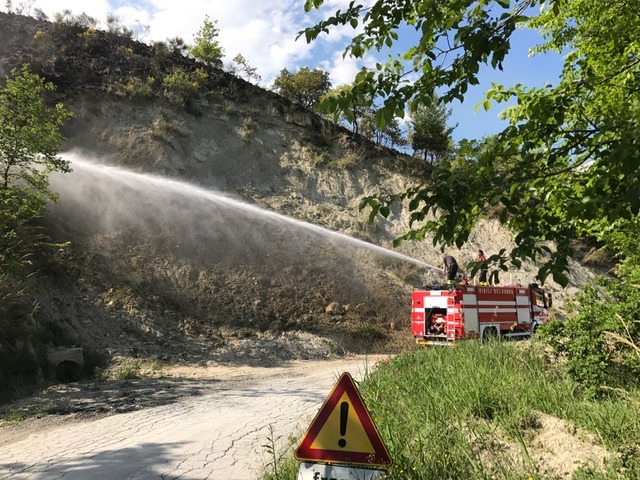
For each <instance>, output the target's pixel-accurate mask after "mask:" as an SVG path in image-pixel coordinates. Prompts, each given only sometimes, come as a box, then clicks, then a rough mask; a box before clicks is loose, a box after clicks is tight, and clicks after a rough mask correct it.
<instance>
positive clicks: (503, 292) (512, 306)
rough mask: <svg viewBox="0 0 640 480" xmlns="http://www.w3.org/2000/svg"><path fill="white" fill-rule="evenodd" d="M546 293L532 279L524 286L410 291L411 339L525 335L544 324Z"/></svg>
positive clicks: (437, 341)
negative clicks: (411, 292)
mask: <svg viewBox="0 0 640 480" xmlns="http://www.w3.org/2000/svg"><path fill="white" fill-rule="evenodd" d="M550 307H551V296H550V295H548V296H547V295H545V292H544V290H542V289H541V288H539V287H538V285H537V284H535V283H532V284H529V285H528V286H526V287H525V286H520V285H510V286H476V285H457V286H456V288H455V289H454V290H453V291H450V292H449V291H448V290H445V289H443V288H442V287H432V288H431V289H430V290H427V289H425V290H415V291H414V292H413V294H412V311H411V330H412V333H413V336H414V338H415V339H416V342H417V343H419V344H425V345H455V344H456V342H458V341H459V340H463V339H468V338H478V339H480V341H481V342H484V341H486V340H488V339H490V338H502V337H505V338H508V337H520V338H522V337H530V336H531V335H532V333H534V332H535V330H536V328H537V327H538V326H539V325H541V324H543V323H546V321H547V319H548V317H549V310H548V309H549V308H550Z"/></svg>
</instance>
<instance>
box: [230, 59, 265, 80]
mask: <svg viewBox="0 0 640 480" xmlns="http://www.w3.org/2000/svg"><path fill="white" fill-rule="evenodd" d="M233 62H234V63H235V64H236V65H238V69H239V70H240V73H242V75H244V78H245V80H247V82H251V81H253V82H255V83H259V82H260V80H262V77H261V76H260V74H259V73H258V69H257V68H255V67H252V66H251V65H249V62H247V59H246V58H244V56H243V55H242V54H241V53H239V54H237V55H236V56H235V57H233Z"/></svg>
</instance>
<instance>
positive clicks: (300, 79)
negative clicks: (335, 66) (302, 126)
mask: <svg viewBox="0 0 640 480" xmlns="http://www.w3.org/2000/svg"><path fill="white" fill-rule="evenodd" d="M273 88H274V90H275V91H276V92H278V93H279V94H280V95H282V96H283V97H285V98H288V99H289V100H291V101H292V102H293V103H296V104H298V105H301V106H303V107H305V108H311V107H313V106H314V105H315V104H316V103H318V102H319V101H320V98H322V96H323V95H325V94H326V93H327V92H328V91H329V89H330V88H331V81H330V80H329V73H328V72H325V71H323V70H321V69H319V68H316V69H314V70H311V69H310V68H308V67H303V68H301V69H300V70H298V71H297V72H296V73H291V72H289V70H287V69H286V68H285V69H283V70H282V71H281V72H280V75H278V76H277V77H276V79H275V80H274V82H273Z"/></svg>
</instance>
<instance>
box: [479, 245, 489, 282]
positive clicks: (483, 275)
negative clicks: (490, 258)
mask: <svg viewBox="0 0 640 480" xmlns="http://www.w3.org/2000/svg"><path fill="white" fill-rule="evenodd" d="M476 260H477V261H478V262H482V265H481V266H480V285H489V282H487V273H489V269H488V268H487V257H485V256H484V252H483V251H482V250H478V255H477V256H476Z"/></svg>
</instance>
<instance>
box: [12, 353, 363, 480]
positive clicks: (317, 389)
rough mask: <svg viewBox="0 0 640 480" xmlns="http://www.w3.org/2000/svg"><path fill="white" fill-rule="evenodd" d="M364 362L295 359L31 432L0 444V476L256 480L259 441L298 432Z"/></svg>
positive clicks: (281, 444) (282, 439)
mask: <svg viewBox="0 0 640 480" xmlns="http://www.w3.org/2000/svg"><path fill="white" fill-rule="evenodd" d="M367 365H368V366H369V367H371V365H372V359H371V358H369V359H368V360H367V359H364V358H351V359H342V360H339V361H327V362H318V361H314V362H306V363H305V362H302V363H301V364H300V365H298V366H297V367H296V368H295V369H292V370H291V371H287V370H286V369H285V370H284V372H283V373H282V374H277V375H276V376H266V377H265V376H263V375H262V374H258V375H259V376H258V375H257V376H256V377H254V378H250V379H246V380H241V381H233V382H225V381H223V382H221V384H220V386H216V387H215V390H212V391H211V392H208V393H206V394H204V395H202V396H198V397H189V398H187V399H182V400H180V401H178V402H176V403H171V404H167V405H161V406H157V407H153V408H146V409H143V410H137V411H133V412H129V413H123V414H117V415H112V416H108V417H104V418H101V419H98V420H93V421H86V422H81V423H73V424H69V425H64V424H63V425H62V426H58V427H57V428H53V429H46V430H44V431H37V432H35V433H32V434H31V435H29V436H28V437H27V438H24V439H21V440H19V441H15V442H12V443H8V444H4V445H2V446H0V478H2V479H12V480H18V479H29V480H54V479H65V480H93V479H100V480H125V479H130V480H143V479H163V480H177V479H180V480H204V479H225V480H244V479H247V480H253V479H257V478H259V477H260V475H261V474H262V473H263V472H265V471H270V470H269V468H270V467H269V465H268V464H269V461H270V458H269V454H268V451H267V447H266V445H272V444H273V443H272V442H273V441H275V445H276V448H277V449H278V450H281V449H283V448H285V447H286V445H287V442H288V440H287V438H288V437H289V434H291V433H294V434H298V435H300V434H303V433H304V432H305V431H306V429H307V428H308V427H309V425H310V423H311V420H312V419H313V417H314V416H315V414H316V413H317V411H318V409H319V408H320V406H321V405H322V403H323V402H324V400H325V398H326V397H327V396H328V395H329V393H330V391H331V388H332V387H333V386H334V385H335V383H336V381H337V379H338V377H339V375H340V374H341V373H342V372H349V373H351V375H352V376H353V377H354V378H355V379H356V380H357V379H360V378H362V376H363V373H364V371H365V369H366V368H367ZM267 375H268V374H267ZM270 439H271V440H270Z"/></svg>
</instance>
